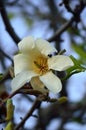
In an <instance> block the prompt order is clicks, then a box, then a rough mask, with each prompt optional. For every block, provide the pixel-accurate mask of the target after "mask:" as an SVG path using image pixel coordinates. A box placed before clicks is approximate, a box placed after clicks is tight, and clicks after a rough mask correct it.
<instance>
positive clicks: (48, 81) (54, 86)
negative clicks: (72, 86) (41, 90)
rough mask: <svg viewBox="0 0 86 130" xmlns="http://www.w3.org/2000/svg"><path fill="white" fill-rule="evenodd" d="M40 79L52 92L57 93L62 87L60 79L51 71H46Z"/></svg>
mask: <svg viewBox="0 0 86 130" xmlns="http://www.w3.org/2000/svg"><path fill="white" fill-rule="evenodd" d="M40 80H41V81H42V82H43V83H44V84H45V86H46V87H47V88H48V89H49V90H50V91H51V92H53V93H58V92H60V91H61V89H62V84H61V81H60V79H59V78H58V77H57V76H55V75H54V74H53V73H52V72H48V73H46V74H45V75H43V76H40Z"/></svg>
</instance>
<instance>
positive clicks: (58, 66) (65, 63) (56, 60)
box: [48, 55, 74, 71]
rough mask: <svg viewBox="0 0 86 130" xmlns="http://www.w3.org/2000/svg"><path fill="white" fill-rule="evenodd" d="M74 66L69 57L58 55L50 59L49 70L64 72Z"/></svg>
mask: <svg viewBox="0 0 86 130" xmlns="http://www.w3.org/2000/svg"><path fill="white" fill-rule="evenodd" d="M73 65H74V64H73V61H72V60H71V59H70V57H68V56H63V55H57V56H53V57H51V58H49V59H48V66H49V69H53V70H57V71H64V70H66V69H68V68H70V67H71V66H73Z"/></svg>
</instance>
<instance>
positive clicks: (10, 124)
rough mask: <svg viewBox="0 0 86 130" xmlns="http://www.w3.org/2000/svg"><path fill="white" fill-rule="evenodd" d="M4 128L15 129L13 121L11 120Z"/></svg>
mask: <svg viewBox="0 0 86 130" xmlns="http://www.w3.org/2000/svg"><path fill="white" fill-rule="evenodd" d="M4 130H14V128H13V123H12V122H9V123H8V124H7V126H6V128H5V129H4Z"/></svg>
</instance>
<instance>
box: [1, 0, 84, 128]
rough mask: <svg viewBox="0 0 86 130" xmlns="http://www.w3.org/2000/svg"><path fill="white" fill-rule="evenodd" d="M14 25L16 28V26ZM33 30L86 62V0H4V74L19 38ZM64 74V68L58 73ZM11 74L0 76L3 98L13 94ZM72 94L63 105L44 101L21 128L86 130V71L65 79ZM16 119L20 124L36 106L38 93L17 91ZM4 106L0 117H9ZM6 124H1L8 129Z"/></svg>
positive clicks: (65, 86)
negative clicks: (36, 94) (34, 102)
mask: <svg viewBox="0 0 86 130" xmlns="http://www.w3.org/2000/svg"><path fill="white" fill-rule="evenodd" d="M12 29H13V30H12ZM29 35H32V36H34V37H35V38H39V37H41V38H43V39H46V40H48V41H50V43H51V44H52V45H54V46H55V47H56V48H57V50H58V51H60V50H63V49H65V50H66V53H65V55H73V56H74V57H75V58H77V60H78V61H79V62H80V63H81V64H82V65H83V66H84V67H86V1H85V0H0V73H1V74H5V76H6V73H7V72H8V70H9V68H10V67H11V66H12V65H13V56H14V54H15V53H16V52H17V51H18V47H17V44H18V42H19V41H20V40H21V39H22V38H24V37H26V36H29ZM58 75H59V77H63V76H64V72H62V73H59V74H58ZM10 83H11V77H10V76H9V75H8V76H7V77H6V78H5V80H2V81H0V99H4V98H5V97H6V96H7V95H9V94H11V87H10ZM61 96H67V97H68V101H67V102H66V103H63V104H58V103H48V102H42V103H41V105H40V108H39V109H37V110H35V111H34V113H33V115H32V116H31V117H30V118H29V119H28V120H27V121H26V122H25V125H24V127H23V128H21V130H81V129H82V130H85V129H86V72H81V73H77V74H75V75H72V76H71V77H70V78H69V79H67V80H66V81H65V82H63V89H62V91H61V93H60V94H58V95H53V94H52V93H50V97H52V98H58V97H61ZM12 99H13V104H14V105H15V112H14V120H13V121H14V124H15V125H17V124H18V123H19V122H20V121H21V120H22V119H23V117H24V116H25V115H26V114H27V112H28V111H29V110H30V108H31V106H32V104H33V101H34V99H35V96H30V95H23V94H17V95H15V96H14V97H13V98H12ZM4 113H5V111H4V112H3V111H2V108H0V120H2V119H3V118H4V116H5V114H4ZM5 125H6V124H5V123H4V124H0V129H2V128H3V129H4V126H5Z"/></svg>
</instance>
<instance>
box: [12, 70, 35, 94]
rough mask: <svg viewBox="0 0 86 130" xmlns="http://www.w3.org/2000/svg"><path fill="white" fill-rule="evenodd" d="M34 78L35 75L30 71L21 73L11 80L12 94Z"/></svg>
mask: <svg viewBox="0 0 86 130" xmlns="http://www.w3.org/2000/svg"><path fill="white" fill-rule="evenodd" d="M34 76H37V74H35V73H34V72H32V71H23V72H21V73H20V74H18V75H17V76H16V77H15V78H13V80H12V82H11V88H12V92H14V91H16V90H18V89H19V88H21V87H22V86H23V85H24V84H25V83H26V82H29V81H30V80H31V78H32V77H34Z"/></svg>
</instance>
